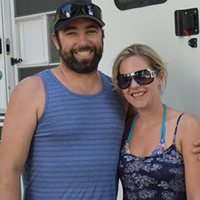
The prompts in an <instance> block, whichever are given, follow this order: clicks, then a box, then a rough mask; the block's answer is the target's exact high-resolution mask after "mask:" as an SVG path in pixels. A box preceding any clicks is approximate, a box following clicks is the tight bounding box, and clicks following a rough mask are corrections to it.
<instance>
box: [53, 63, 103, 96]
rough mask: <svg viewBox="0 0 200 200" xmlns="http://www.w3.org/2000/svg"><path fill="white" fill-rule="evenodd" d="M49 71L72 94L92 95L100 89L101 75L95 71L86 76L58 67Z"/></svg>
mask: <svg viewBox="0 0 200 200" xmlns="http://www.w3.org/2000/svg"><path fill="white" fill-rule="evenodd" d="M51 71H52V72H53V74H54V75H55V76H56V78H57V79H58V80H59V81H60V82H61V83H62V84H63V85H64V86H65V87H67V88H68V89H69V90H71V91H72V92H74V93H77V94H83V95H92V94H96V93H98V92H99V91H100V90H101V89H102V79H101V75H100V74H99V72H98V71H97V70H95V71H94V72H91V73H88V74H79V73H76V72H74V71H71V70H70V69H66V68H63V67H62V66H58V67H56V68H54V69H52V70H51Z"/></svg>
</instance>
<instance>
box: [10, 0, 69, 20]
mask: <svg viewBox="0 0 200 200" xmlns="http://www.w3.org/2000/svg"><path fill="white" fill-rule="evenodd" d="M64 2H66V0H14V4H15V17H21V16H26V15H32V14H37V13H43V12H50V11H55V10H56V8H57V7H58V6H59V5H60V4H62V3H64Z"/></svg>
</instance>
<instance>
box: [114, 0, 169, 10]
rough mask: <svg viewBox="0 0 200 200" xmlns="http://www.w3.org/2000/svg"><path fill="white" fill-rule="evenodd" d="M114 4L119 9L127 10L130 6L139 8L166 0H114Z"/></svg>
mask: <svg viewBox="0 0 200 200" xmlns="http://www.w3.org/2000/svg"><path fill="white" fill-rule="evenodd" d="M114 1H115V5H116V6H117V8H118V9H120V10H127V9H131V8H139V7H144V6H149V5H153V4H159V3H164V2H166V1H167V0H114Z"/></svg>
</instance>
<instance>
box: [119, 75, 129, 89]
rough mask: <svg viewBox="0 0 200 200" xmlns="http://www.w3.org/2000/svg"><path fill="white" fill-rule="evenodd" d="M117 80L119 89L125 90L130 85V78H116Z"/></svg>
mask: <svg viewBox="0 0 200 200" xmlns="http://www.w3.org/2000/svg"><path fill="white" fill-rule="evenodd" d="M117 80H118V86H119V88H121V89H126V88H128V87H129V86H130V84H131V78H124V77H120V76H118V78H117Z"/></svg>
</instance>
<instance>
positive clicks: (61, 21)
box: [54, 15, 105, 32]
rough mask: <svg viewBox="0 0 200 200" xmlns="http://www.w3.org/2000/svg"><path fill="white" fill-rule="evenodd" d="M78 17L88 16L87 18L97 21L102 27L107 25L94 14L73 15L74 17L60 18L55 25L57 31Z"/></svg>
mask: <svg viewBox="0 0 200 200" xmlns="http://www.w3.org/2000/svg"><path fill="white" fill-rule="evenodd" d="M78 18H87V19H91V20H93V21H95V22H97V23H98V24H99V26H100V27H103V26H105V23H104V22H103V21H101V20H99V19H97V18H96V17H94V16H91V15H78V16H76V17H73V18H70V19H61V20H59V21H58V22H57V23H56V24H55V25H54V30H55V32H56V31H58V30H60V29H61V28H62V27H63V26H65V25H66V24H68V23H69V22H71V21H73V20H75V19H78Z"/></svg>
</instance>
